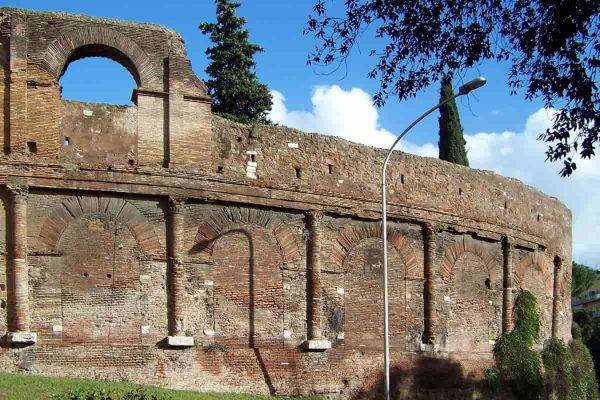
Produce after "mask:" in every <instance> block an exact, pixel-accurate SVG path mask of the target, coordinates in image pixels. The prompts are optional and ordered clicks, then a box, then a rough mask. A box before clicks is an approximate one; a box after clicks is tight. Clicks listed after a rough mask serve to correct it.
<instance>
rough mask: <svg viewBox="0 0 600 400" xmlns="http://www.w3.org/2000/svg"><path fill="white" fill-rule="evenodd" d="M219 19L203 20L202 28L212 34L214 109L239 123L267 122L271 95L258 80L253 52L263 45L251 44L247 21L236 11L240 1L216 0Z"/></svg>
mask: <svg viewBox="0 0 600 400" xmlns="http://www.w3.org/2000/svg"><path fill="white" fill-rule="evenodd" d="M215 3H216V6H217V22H216V23H208V22H205V23H202V24H200V30H201V31H202V33H203V34H205V35H210V39H211V40H212V42H213V43H214V46H212V47H210V48H208V49H207V50H206V55H207V56H208V58H209V60H210V63H209V65H208V67H207V68H206V72H207V73H208V75H209V76H210V79H209V80H208V82H206V85H207V86H208V90H209V93H210V95H211V96H212V98H213V101H214V103H213V111H215V112H217V113H220V114H222V115H223V116H225V117H228V118H230V119H234V120H237V121H240V122H267V120H266V115H267V113H268V112H269V110H271V106H272V98H271V94H270V93H269V89H268V88H267V86H266V85H264V84H262V83H260V82H259V80H258V78H257V77H256V73H255V72H254V69H255V67H256V63H255V61H254V55H255V54H256V53H259V52H262V51H263V48H262V47H261V46H259V45H257V44H254V43H250V41H249V37H248V30H247V29H246V28H245V25H246V20H245V19H244V18H242V17H240V16H238V15H237V14H236V11H237V8H238V7H239V6H240V3H238V2H234V1H230V0H216V1H215Z"/></svg>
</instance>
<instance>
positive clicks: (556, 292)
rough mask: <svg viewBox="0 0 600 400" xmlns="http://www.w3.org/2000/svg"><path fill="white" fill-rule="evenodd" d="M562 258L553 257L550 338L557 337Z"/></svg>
mask: <svg viewBox="0 0 600 400" xmlns="http://www.w3.org/2000/svg"><path fill="white" fill-rule="evenodd" d="M562 269H563V268H562V259H561V258H560V257H558V256H556V257H554V287H553V288H552V338H554V339H556V338H557V337H558V316H559V315H558V313H559V311H558V309H559V306H560V277H561V276H562Z"/></svg>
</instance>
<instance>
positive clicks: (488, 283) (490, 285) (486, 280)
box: [485, 278, 492, 289]
mask: <svg viewBox="0 0 600 400" xmlns="http://www.w3.org/2000/svg"><path fill="white" fill-rule="evenodd" d="M485 287H486V288H488V289H491V288H492V282H491V281H490V278H486V279H485Z"/></svg>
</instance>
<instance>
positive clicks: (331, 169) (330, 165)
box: [327, 164, 333, 174]
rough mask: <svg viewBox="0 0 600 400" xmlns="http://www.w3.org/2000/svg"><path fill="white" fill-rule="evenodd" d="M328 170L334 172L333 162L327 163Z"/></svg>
mask: <svg viewBox="0 0 600 400" xmlns="http://www.w3.org/2000/svg"><path fill="white" fill-rule="evenodd" d="M327 170H328V171H329V174H333V164H327Z"/></svg>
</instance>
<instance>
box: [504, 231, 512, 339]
mask: <svg viewBox="0 0 600 400" xmlns="http://www.w3.org/2000/svg"><path fill="white" fill-rule="evenodd" d="M512 250H513V245H512V243H510V240H509V239H508V238H507V237H506V236H504V237H503V238H502V287H503V291H502V333H507V332H508V331H510V329H511V328H512V303H513V290H514V288H513V274H514V271H513V258H512Z"/></svg>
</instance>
